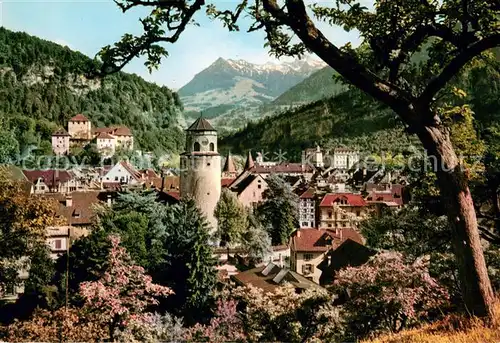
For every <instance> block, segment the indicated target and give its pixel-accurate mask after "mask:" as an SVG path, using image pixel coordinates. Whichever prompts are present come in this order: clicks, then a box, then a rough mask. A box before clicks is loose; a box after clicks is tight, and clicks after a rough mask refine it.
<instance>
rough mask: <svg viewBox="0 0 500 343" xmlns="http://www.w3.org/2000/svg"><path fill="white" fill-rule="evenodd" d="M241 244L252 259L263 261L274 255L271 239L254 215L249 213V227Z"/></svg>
mask: <svg viewBox="0 0 500 343" xmlns="http://www.w3.org/2000/svg"><path fill="white" fill-rule="evenodd" d="M241 244H242V246H243V248H245V249H246V250H247V251H248V256H250V257H254V258H258V259H261V260H262V259H264V257H265V256H268V255H269V254H270V253H272V246H271V239H270V238H269V235H268V234H267V232H266V230H265V229H264V228H263V227H262V224H261V223H260V222H259V220H258V219H257V218H256V217H255V215H254V214H253V213H248V226H247V228H246V230H245V232H244V233H243V235H242V242H241Z"/></svg>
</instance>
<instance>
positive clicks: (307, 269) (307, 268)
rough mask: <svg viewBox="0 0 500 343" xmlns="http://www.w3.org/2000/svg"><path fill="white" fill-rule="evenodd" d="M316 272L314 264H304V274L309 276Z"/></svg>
mask: <svg viewBox="0 0 500 343" xmlns="http://www.w3.org/2000/svg"><path fill="white" fill-rule="evenodd" d="M313 272H314V266H313V265H312V264H304V265H303V266H302V274H304V275H308V274H312V273H313Z"/></svg>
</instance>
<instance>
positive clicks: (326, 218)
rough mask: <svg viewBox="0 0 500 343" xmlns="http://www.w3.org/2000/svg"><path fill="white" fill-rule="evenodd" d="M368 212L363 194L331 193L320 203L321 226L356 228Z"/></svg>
mask: <svg viewBox="0 0 500 343" xmlns="http://www.w3.org/2000/svg"><path fill="white" fill-rule="evenodd" d="M368 212H369V209H368V207H367V203H366V201H365V200H364V199H363V197H362V196H361V194H353V193H329V194H326V195H325V196H324V198H323V200H322V201H321V203H320V204H319V227H321V228H356V227H357V226H358V223H359V222H360V221H361V220H363V219H364V218H366V216H367V215H368Z"/></svg>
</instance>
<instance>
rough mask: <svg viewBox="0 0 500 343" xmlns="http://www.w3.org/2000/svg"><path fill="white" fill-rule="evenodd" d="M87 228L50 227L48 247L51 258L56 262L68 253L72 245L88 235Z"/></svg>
mask: <svg viewBox="0 0 500 343" xmlns="http://www.w3.org/2000/svg"><path fill="white" fill-rule="evenodd" d="M88 233H89V231H88V230H87V229H86V228H78V227H74V226H49V227H48V228H47V245H48V246H49V249H50V257H51V258H52V259H54V260H56V259H57V258H58V257H59V256H61V255H62V254H64V253H66V252H67V251H68V249H69V248H70V247H71V244H72V243H73V242H74V241H75V240H77V239H79V238H80V237H83V236H86V235H88Z"/></svg>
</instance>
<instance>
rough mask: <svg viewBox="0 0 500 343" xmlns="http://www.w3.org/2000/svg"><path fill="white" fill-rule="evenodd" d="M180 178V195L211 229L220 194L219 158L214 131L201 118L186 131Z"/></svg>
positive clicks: (213, 225) (214, 220)
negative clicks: (197, 209)
mask: <svg viewBox="0 0 500 343" xmlns="http://www.w3.org/2000/svg"><path fill="white" fill-rule="evenodd" d="M180 180H181V183H180V195H181V198H188V197H192V198H193V199H194V201H195V202H196V204H197V206H198V207H199V208H200V209H201V211H202V212H203V213H204V214H205V216H206V217H207V219H208V222H209V224H210V226H211V228H212V230H215V229H216V228H217V219H216V218H215V216H214V210H215V206H216V205H217V202H218V201H219V198H220V193H221V157H220V155H219V153H218V152H217V131H216V130H215V129H214V128H213V127H212V125H211V124H210V123H209V122H208V121H207V120H206V119H204V118H202V117H200V118H198V119H197V120H196V121H195V122H194V123H193V124H192V125H191V126H190V127H189V128H188V129H187V130H186V148H185V152H183V153H182V154H181V176H180Z"/></svg>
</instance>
